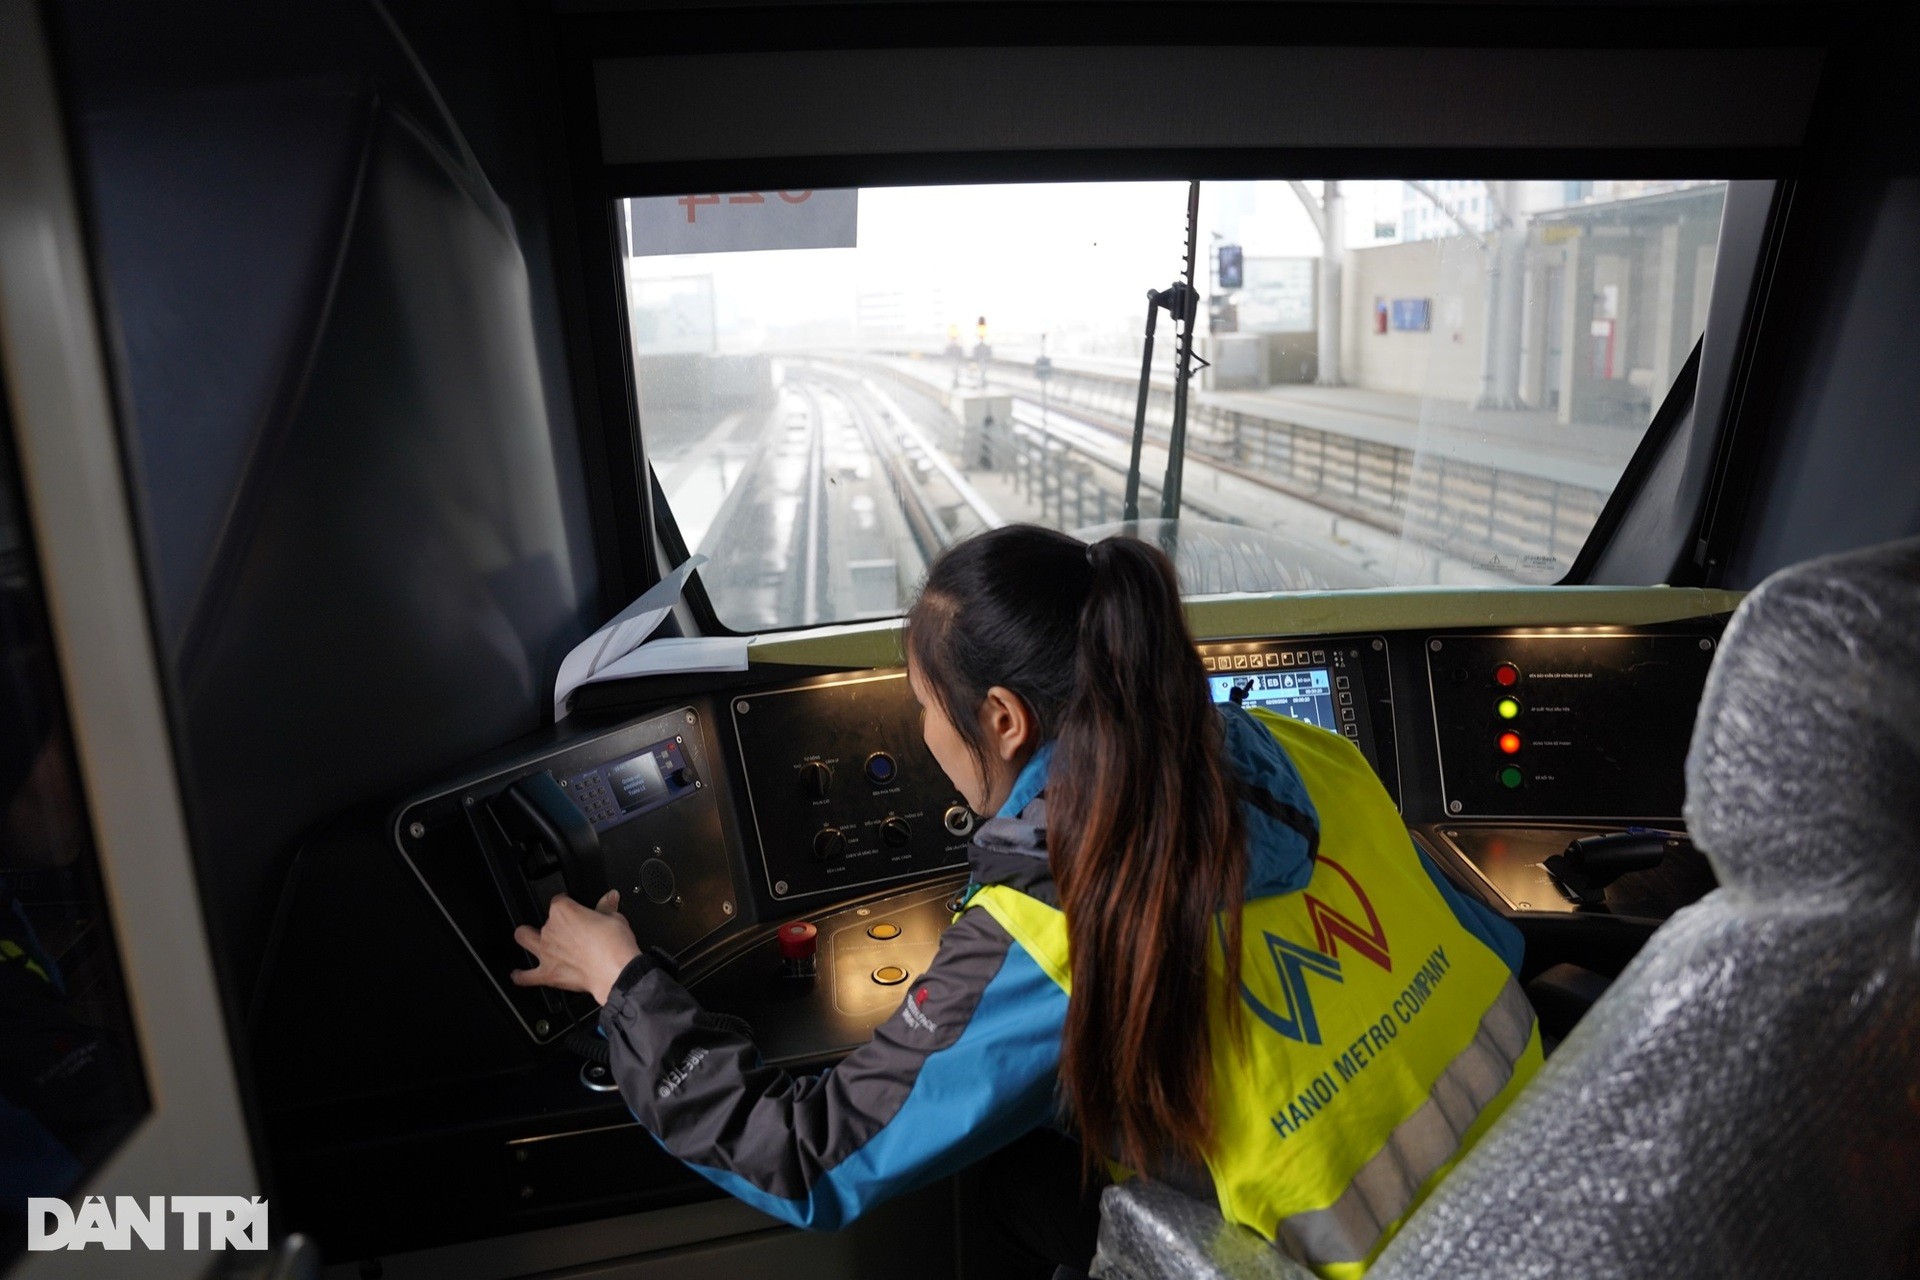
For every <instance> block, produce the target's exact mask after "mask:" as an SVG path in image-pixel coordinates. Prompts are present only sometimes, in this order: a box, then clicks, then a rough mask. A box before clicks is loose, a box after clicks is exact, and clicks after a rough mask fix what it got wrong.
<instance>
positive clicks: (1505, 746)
mask: <svg viewBox="0 0 1920 1280" xmlns="http://www.w3.org/2000/svg"><path fill="white" fill-rule="evenodd" d="M1500 750H1502V751H1504V752H1506V753H1507V754H1508V755H1510V756H1511V755H1518V754H1519V753H1520V735H1519V734H1517V733H1514V732H1512V731H1508V732H1506V733H1503V734H1501V735H1500Z"/></svg>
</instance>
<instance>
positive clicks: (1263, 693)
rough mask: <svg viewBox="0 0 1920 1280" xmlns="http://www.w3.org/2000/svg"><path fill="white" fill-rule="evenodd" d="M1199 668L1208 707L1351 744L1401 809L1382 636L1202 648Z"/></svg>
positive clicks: (1233, 643)
mask: <svg viewBox="0 0 1920 1280" xmlns="http://www.w3.org/2000/svg"><path fill="white" fill-rule="evenodd" d="M1200 665H1201V666H1203V667H1205V668H1206V670H1207V673H1208V674H1207V684H1208V686H1209V688H1210V691H1211V693H1212V697H1213V700H1214V701H1215V702H1234V703H1238V704H1239V705H1241V706H1244V707H1260V708H1262V709H1264V710H1267V711H1276V712H1279V713H1280V714H1281V715H1285V716H1291V717H1293V718H1294V719H1295V720H1301V721H1304V722H1305V723H1307V724H1311V725H1317V726H1319V727H1320V728H1322V729H1325V730H1327V731H1328V732H1329V733H1337V734H1340V735H1341V736H1343V737H1345V738H1347V739H1349V740H1351V741H1352V742H1353V744H1354V745H1355V746H1357V747H1359V748H1360V754H1361V755H1363V756H1365V757H1366V758H1367V762H1368V763H1369V764H1371V765H1372V766H1373V771H1374V773H1376V774H1378V775H1379V777H1380V781H1381V783H1382V785H1384V786H1385V787H1386V789H1387V794H1388V795H1390V796H1392V797H1393V800H1394V803H1395V804H1396V805H1397V804H1399V803H1400V763H1399V755H1398V752H1397V751H1396V750H1395V741H1394V732H1393V679H1392V676H1391V674H1390V672H1389V669H1388V665H1387V642H1386V638H1385V637H1383V636H1323V637H1319V638H1316V639H1312V640H1296V639H1274V640H1236V641H1229V642H1227V643H1224V644H1203V645H1201V646H1200Z"/></svg>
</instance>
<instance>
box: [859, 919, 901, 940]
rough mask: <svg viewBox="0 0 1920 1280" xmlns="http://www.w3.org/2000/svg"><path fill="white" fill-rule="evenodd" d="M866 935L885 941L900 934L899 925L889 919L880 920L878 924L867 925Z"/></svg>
mask: <svg viewBox="0 0 1920 1280" xmlns="http://www.w3.org/2000/svg"><path fill="white" fill-rule="evenodd" d="M867 936H868V937H869V938H878V939H880V941H882V942H887V941H890V940H891V939H894V938H897V937H899V936H900V926H899V925H897V924H893V923H891V922H890V921H886V920H882V921H881V922H880V923H879V924H871V925H868V926H867Z"/></svg>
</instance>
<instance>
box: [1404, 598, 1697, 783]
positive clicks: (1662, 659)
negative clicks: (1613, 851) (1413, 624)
mask: <svg viewBox="0 0 1920 1280" xmlns="http://www.w3.org/2000/svg"><path fill="white" fill-rule="evenodd" d="M1715 643H1716V642H1715V640H1714V638H1713V637H1712V636H1708V635H1702V634H1691V635H1690V634H1680V633H1672V632H1662V633H1635V632H1621V631H1602V630H1591V631H1588V630H1581V631H1558V632H1551V633H1545V632H1540V633H1531V632H1510V633H1503V634H1493V635H1438V636H1432V637H1430V638H1429V639H1428V640H1427V654H1426V657H1427V669H1428V675H1429V680H1430V687H1431V688H1432V691H1433V719H1434V735H1435V742H1436V746H1437V749H1438V751H1439V757H1440V787H1441V795H1442V798H1443V800H1444V802H1445V805H1446V812H1447V814H1448V815H1449V816H1451V817H1473V818H1490V817H1501V818H1616V819H1619V818H1643V819H1656V820H1662V821H1674V820H1677V819H1678V818H1679V817H1680V806H1681V802H1682V801H1683V800H1684V799H1685V793H1686V780H1685V764H1686V758H1687V745H1688V742H1689V741H1690V739H1691V738H1692V735H1693V715H1694V710H1695V708H1697V707H1698V706H1699V704H1700V694H1701V691H1702V690H1703V689H1704V688H1705V686H1706V679H1707V668H1708V666H1709V665H1710V664H1711V663H1712V661H1713V653H1714V648H1715Z"/></svg>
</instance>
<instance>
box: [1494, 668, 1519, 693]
mask: <svg viewBox="0 0 1920 1280" xmlns="http://www.w3.org/2000/svg"><path fill="white" fill-rule="evenodd" d="M1493 682H1494V683H1495V684H1497V685H1499V686H1500V687H1501V688H1503V689H1510V688H1512V687H1513V686H1514V685H1516V684H1518V683H1520V668H1518V667H1516V666H1514V665H1513V664H1512V663H1511V662H1503V663H1501V664H1500V665H1499V666H1497V667H1495V668H1494V669H1493Z"/></svg>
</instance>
